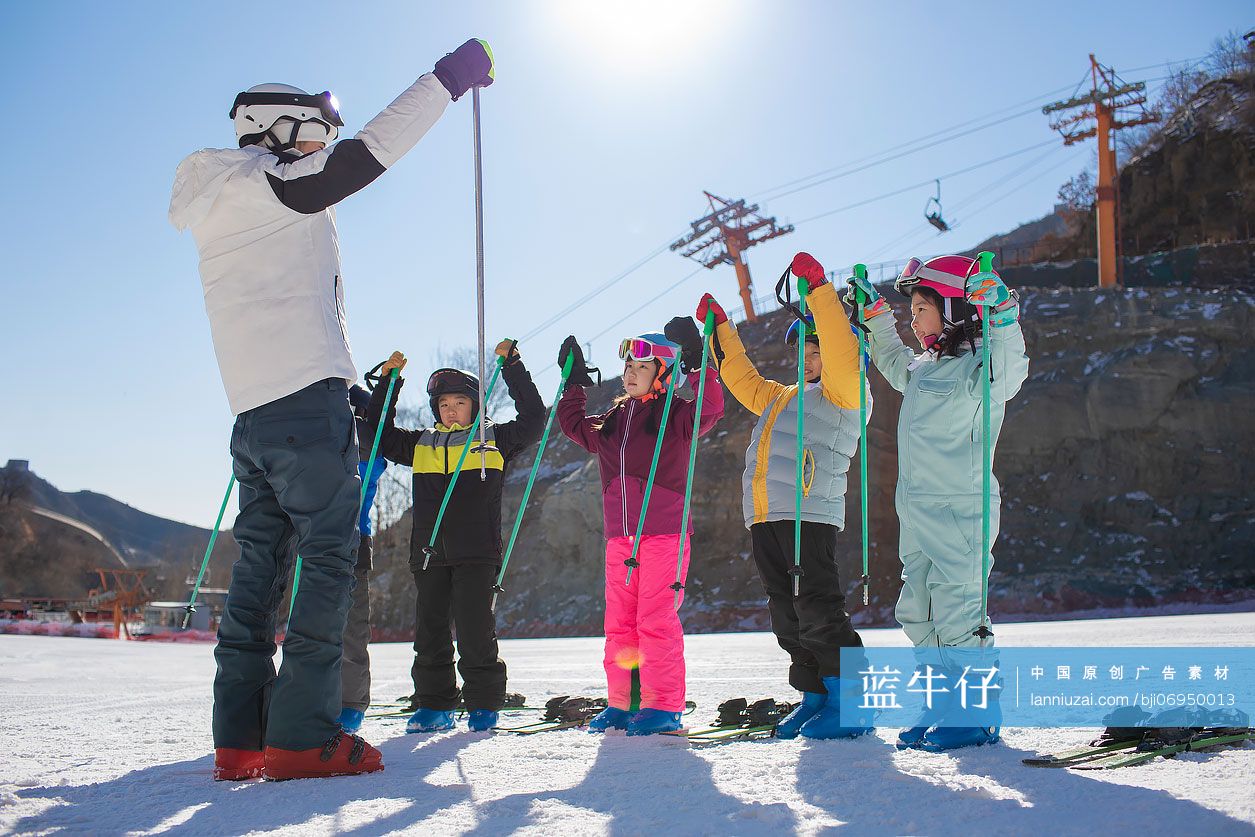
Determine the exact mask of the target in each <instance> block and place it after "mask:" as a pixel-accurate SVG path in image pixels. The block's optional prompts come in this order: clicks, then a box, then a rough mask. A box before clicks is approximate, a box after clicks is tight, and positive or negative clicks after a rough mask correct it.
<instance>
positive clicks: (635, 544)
mask: <svg viewBox="0 0 1255 837" xmlns="http://www.w3.org/2000/svg"><path fill="white" fill-rule="evenodd" d="M679 366H680V359H679V358H676V361H675V366H674V367H673V368H672V370H671V383H670V384H668V385H667V400H666V401H664V402H663V405H662V419H661V420H659V422H658V441H657V442H654V458H653V460H652V461H651V462H650V463H649V478H648V479H647V480H645V496H644V497H642V498H641V519H640V520H639V521H637V523H636V537H635V538H633V539H632V554H631V555H629V556H628V559H627V560H626V561H624V562H623V563H624V564H626V565H627V568H628V571H627V578H626V579H625V580H624V582H623V585H624V586H625V587H626V586H627V585H629V584H631V583H632V570H634V569H636V568H637V567H639V566H640V565H641V562H640V561H637V560H636V553H637V552H639V551H640V548H641V535H642V534H643V533H644V531H645V512H646V511H648V510H649V495H650V494H652V493H653V490H654V475H655V474H656V473H657V471H658V457H659V456H660V455H661V454H662V437H663V434H664V433H665V432H666V430H667V417H668V416H670V415H671V400H672V399H673V398H674V397H675V382H676V381H677V380H678V379H679V377H680V369H679Z"/></svg>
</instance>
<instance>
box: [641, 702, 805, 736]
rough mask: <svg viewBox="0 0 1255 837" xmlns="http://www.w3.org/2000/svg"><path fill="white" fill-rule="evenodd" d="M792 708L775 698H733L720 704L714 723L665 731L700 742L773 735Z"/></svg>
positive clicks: (668, 733) (667, 733) (671, 734)
mask: <svg viewBox="0 0 1255 837" xmlns="http://www.w3.org/2000/svg"><path fill="white" fill-rule="evenodd" d="M792 710H793V707H792V705H790V704H788V703H782V702H779V701H777V700H775V699H774V698H763V699H762V700H758V701H755V702H754V703H752V704H751V703H750V702H749V701H748V700H746V699H745V698H731V699H730V700H725V701H724V702H723V703H721V704H719V712H718V716H717V717H716V718H715V721H714V723H712V724H711V725H709V726H705V727H698V728H696V729H680V730H676V731H675V732H666V733H663V735H670V736H672V737H673V738H683V739H686V740H688V741H693V742H698V743H720V742H728V741H744V740H746V739H750V738H771V737H772V736H773V735H774V734H775V731H776V724H777V723H778V722H779V721H780V719H781V718H783V717H784V716H785V715H787V714H789V712H791V711H792Z"/></svg>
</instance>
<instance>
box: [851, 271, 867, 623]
mask: <svg viewBox="0 0 1255 837" xmlns="http://www.w3.org/2000/svg"><path fill="white" fill-rule="evenodd" d="M854 275H855V276H857V277H858V278H859V279H863V280H866V279H867V265H865V264H856V265H854ZM854 301H855V304H856V305H858V325H859V328H858V464H859V490H860V494H859V496H860V497H861V498H862V499H861V503H860V506H861V508H862V512H863V606H864V607H866V606H867V605H868V604H869V603H870V600H871V579H870V576H869V575H868V568H869V561H868V554H869V548H868V544H869V539H870V535H869V533H868V531H867V495H868V491H867V332H866V331H864V330H863V323H864V320H863V303H865V302H866V299H865V298H864V296H863V292H862V291H861V290H859V289H858V288H857V286H855V291H854Z"/></svg>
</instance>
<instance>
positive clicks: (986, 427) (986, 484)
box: [963, 250, 994, 649]
mask: <svg viewBox="0 0 1255 837" xmlns="http://www.w3.org/2000/svg"><path fill="white" fill-rule="evenodd" d="M976 258H977V260H978V264H979V265H980V272H981V273H992V272H993V269H994V254H993V253H990V252H989V251H987V250H986V251H983V252H981V253H978V254H977V256H976ZM978 275H979V274H978ZM963 293H964V294H966V293H967V280H966V279H964V281H963ZM989 314H990V309H989V307H986V308H985V310H984V311H982V312H981V318H980V349H981V363H982V364H983V369H984V374H982V375H981V393H980V397H981V448H982V450H981V454H982V457H981V465H982V469H981V475H980V486H981V510H980V511H981V521H980V547H981V553H980V568H981V574H980V627H979V628H977V629H976V630H975V631H973V632H972V633H973V635H975V636H977V637H979V638H980V647H981V648H982V649H983V648H984V647H985V641H986V640H988V639H990V638H991V637H992V636H993V635H994V632H993V631H991V630H990V629H989V625H988V622H989V546H990V544H989V540H990V538H989V535H990V493H991V492H992V483H993V450H992V448H991V446H990V443H989V432H990V418H989V412H990V407H991V402H992V400H993V397H992V395H991V394H990V391H989V390H990V382H991V381H992V380H993V369H992V367H991V365H990V357H989Z"/></svg>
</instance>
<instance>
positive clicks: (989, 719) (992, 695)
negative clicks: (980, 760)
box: [915, 676, 1002, 753]
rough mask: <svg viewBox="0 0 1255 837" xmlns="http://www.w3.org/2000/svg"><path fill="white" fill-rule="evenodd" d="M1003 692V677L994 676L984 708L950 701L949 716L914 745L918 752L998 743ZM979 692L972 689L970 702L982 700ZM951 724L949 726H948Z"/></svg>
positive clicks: (968, 696)
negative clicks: (1001, 694) (999, 700)
mask: <svg viewBox="0 0 1255 837" xmlns="http://www.w3.org/2000/svg"><path fill="white" fill-rule="evenodd" d="M1001 691H1002V677H1001V676H998V677H994V678H993V680H992V681H991V685H990V687H989V688H987V689H985V690H984V696H985V700H984V703H985V706H983V707H973V706H970V705H969V706H966V707H964V706H961V705H960V701H957V700H954V701H951V702H950V711H949V712H947V713H946V716H945V717H943V718H942V719H941V720H940V721H939V722H938V724H937V726H936V728H934V729H933V730H931V731H930V732H929V733H928V734H927V735H925V736H924V740H923V741H921V742H920V743H919V744H917V745H915V746H916V748H917V749H920V750H927V751H928V752H930V753H940V752H942V751H944V750H957V749H959V748H960V747H979V746H981V745H982V744H994V743H997V741H998V738H999V735H1000V733H1001V732H1002V704H1001V703H999V702H998V695H999V693H1000V692H1001ZM979 699H980V693H979V691H976V690H972V689H969V690H968V693H967V700H968V702H969V703H970V702H971V701H973V700H977V701H979ZM947 721H950V723H947ZM958 724H962V725H963V726H959V725H958Z"/></svg>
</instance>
